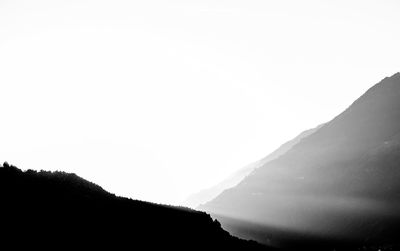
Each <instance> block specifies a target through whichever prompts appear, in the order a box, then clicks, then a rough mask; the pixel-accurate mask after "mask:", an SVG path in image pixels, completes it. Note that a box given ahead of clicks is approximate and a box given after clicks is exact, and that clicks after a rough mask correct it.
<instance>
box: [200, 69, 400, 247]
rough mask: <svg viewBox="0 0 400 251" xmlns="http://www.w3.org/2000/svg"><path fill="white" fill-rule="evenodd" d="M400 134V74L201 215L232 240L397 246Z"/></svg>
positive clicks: (226, 194) (206, 207)
mask: <svg viewBox="0 0 400 251" xmlns="http://www.w3.org/2000/svg"><path fill="white" fill-rule="evenodd" d="M399 135H400V74H399V73H397V74H395V75H393V76H392V77H389V78H385V79H383V80H382V81H381V82H380V83H378V84H377V85H375V86H373V87H372V88H370V89H369V90H368V91H367V92H366V93H365V94H364V95H362V96H361V97H360V98H359V99H358V100H357V101H355V102H354V103H353V104H352V105H351V106H350V107H349V108H348V109H346V110H345V111H344V112H343V113H342V114H340V115H339V116H337V117H336V118H334V119H333V120H332V121H330V122H329V123H327V124H325V125H324V126H323V127H322V128H320V129H319V130H318V131H317V132H315V133H314V134H312V135H310V136H309V137H307V138H305V139H304V140H302V141H301V142H299V143H298V144H297V145H295V146H294V147H293V148H292V149H290V150H289V151H288V152H287V153H285V154H284V155H282V156H280V157H279V158H277V159H275V160H273V161H270V162H268V163H266V164H264V165H263V166H261V167H260V168H258V169H256V170H255V171H254V172H253V173H252V175H249V176H247V177H246V178H245V179H244V180H243V181H242V182H241V183H239V184H238V185H237V186H236V187H234V188H231V189H229V190H225V191H224V192H223V193H222V194H221V195H220V196H218V197H217V198H215V199H214V200H212V201H211V202H210V203H207V204H206V205H204V206H202V207H201V209H202V210H205V211H207V212H210V213H212V214H214V215H215V216H217V218H218V219H219V220H220V221H221V223H222V225H223V226H224V227H226V229H228V230H229V231H231V232H232V233H235V234H238V235H239V236H242V237H248V238H255V239H257V240H259V241H262V242H264V243H274V244H275V245H285V244H287V243H290V242H291V241H292V242H293V241H295V239H296V238H297V237H298V236H303V237H304V236H309V237H310V236H312V238H321V239H325V240H327V239H329V240H334V239H336V240H348V241H351V242H359V243H364V242H366V243H381V244H382V243H394V242H396V243H397V241H398V240H399V239H400V234H399V233H400V213H399V212H400V141H399V138H400V136H399ZM235 221H236V222H235ZM243 222H245V223H243ZM255 223H257V227H254V224H255ZM246 224H247V226H244V225H246ZM277 233H279V234H277ZM287 233H290V234H287ZM290 236H292V237H293V236H297V237H293V238H292V237H290ZM310 238H311V237H310ZM397 244H398V243H397Z"/></svg>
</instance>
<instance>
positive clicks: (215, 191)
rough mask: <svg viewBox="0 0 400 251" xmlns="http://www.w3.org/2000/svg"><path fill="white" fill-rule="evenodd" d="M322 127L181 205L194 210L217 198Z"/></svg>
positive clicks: (196, 194) (240, 170) (290, 142)
mask: <svg viewBox="0 0 400 251" xmlns="http://www.w3.org/2000/svg"><path fill="white" fill-rule="evenodd" d="M322 126H323V125H319V126H318V127H316V128H313V129H309V130H306V131H304V132H302V133H300V134H299V135H297V136H296V137H295V138H294V139H292V140H290V141H288V142H286V143H284V144H283V145H281V146H280V147H279V148H278V149H276V150H275V151H273V152H272V153H270V154H269V155H267V156H266V157H264V158H262V159H261V160H259V161H256V162H253V163H251V164H249V165H247V166H245V167H243V168H241V169H239V170H238V171H236V172H235V173H233V174H231V175H230V176H229V177H228V178H226V179H225V180H223V181H222V182H220V183H218V184H217V185H215V186H212V187H210V188H208V189H204V190H202V191H200V192H198V193H195V194H193V195H191V196H189V197H188V198H187V199H186V200H185V201H184V202H183V203H182V205H184V206H187V207H191V208H196V207H198V206H199V205H201V204H204V203H206V202H209V201H211V200H212V199H214V198H215V197H217V196H218V195H219V194H220V193H222V192H223V191H224V190H226V189H228V188H231V187H234V186H236V185H237V184H239V182H241V181H242V180H243V179H244V178H245V177H246V176H247V175H249V174H250V173H251V172H252V171H254V169H256V168H258V167H260V166H262V165H264V164H266V163H267V162H269V161H271V160H274V159H276V158H278V157H279V156H281V155H283V154H285V153H286V152H287V151H289V150H290V149H291V148H292V147H293V146H294V145H296V144H297V143H298V142H300V140H302V139H303V138H305V137H307V136H309V135H311V134H312V133H314V132H315V131H317V130H318V129H319V128H321V127H322Z"/></svg>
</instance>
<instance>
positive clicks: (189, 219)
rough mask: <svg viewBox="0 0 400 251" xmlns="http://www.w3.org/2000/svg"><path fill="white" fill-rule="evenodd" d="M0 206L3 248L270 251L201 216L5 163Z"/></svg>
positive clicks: (0, 168)
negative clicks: (6, 246) (7, 246)
mask: <svg viewBox="0 0 400 251" xmlns="http://www.w3.org/2000/svg"><path fill="white" fill-rule="evenodd" d="M0 201H1V205H2V206H1V208H0V215H1V217H0V219H1V222H2V229H3V230H5V231H4V233H2V245H6V244H10V245H12V247H14V248H28V247H29V248H33V247H40V248H41V249H49V250H50V249H51V250H54V249H61V250H62V249H67V248H68V249H70V248H74V249H76V248H77V247H80V248H90V249H93V248H112V249H113V250H122V249H126V248H139V249H150V250H151V249H161V248H162V249H169V248H172V249H174V250H187V249H188V248H189V249H193V250H197V249H210V248H229V249H234V250H270V249H268V248H267V247H264V246H262V245H260V244H257V243H256V242H254V241H245V240H241V239H239V238H236V237H233V236H231V235H230V234H229V233H228V232H226V231H225V230H223V229H222V228H221V225H220V224H219V222H218V221H217V220H213V219H212V218H211V217H210V215H208V214H206V213H203V212H199V211H195V210H192V209H189V208H184V207H173V206H164V205H160V204H155V203H150V202H143V201H137V200H132V199H128V198H124V197H118V196H116V195H114V194H111V193H109V192H107V191H105V190H104V189H103V188H101V187H100V186H98V185H96V184H94V183H91V182H88V181H86V180H85V179H83V178H81V177H79V176H77V175H76V174H68V173H65V172H59V171H57V172H47V171H40V172H37V171H33V170H27V171H21V170H20V169H18V168H16V167H15V166H12V165H9V164H8V163H5V164H3V165H2V166H0ZM21 240H22V241H21Z"/></svg>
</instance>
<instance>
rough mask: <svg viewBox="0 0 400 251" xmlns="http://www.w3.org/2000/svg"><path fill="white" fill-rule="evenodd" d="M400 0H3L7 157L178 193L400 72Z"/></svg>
mask: <svg viewBox="0 0 400 251" xmlns="http://www.w3.org/2000/svg"><path fill="white" fill-rule="evenodd" d="M399 11H400V6H399V4H398V2H397V1H389V0H388V1H326V0H325V1H321V0H320V1H294V0H293V1H220V0H213V1H205V0H203V1H115V0H114V1H104V0H96V1H94V0H79V1H78V0H71V1H60V0H51V1H50V0H48V1H44V0H38V1H17V0H14V1H5V0H0V93H1V98H0V107H1V116H2V121H1V130H0V139H1V144H0V160H3V161H4V160H7V161H8V162H10V163H12V164H15V165H17V166H19V167H21V168H23V169H28V168H31V169H48V170H63V171H67V172H76V173H78V174H79V175H80V176H82V177H84V178H87V179H89V180H91V181H93V182H95V183H98V184H101V185H102V186H103V187H104V188H105V189H108V190H110V191H111V192H114V193H118V194H120V195H125V196H129V197H132V198H138V199H143V200H148V201H154V202H160V203H161V202H162V203H170V204H179V202H180V201H182V200H183V199H184V198H185V197H186V196H188V195H189V194H191V193H193V192H197V191H198V190H200V189H202V188H206V187H208V186H211V185H214V184H215V183H218V182H219V181H220V180H222V179H223V178H225V177H226V176H227V175H229V174H230V173H232V172H234V171H236V170H237V169H239V168H241V167H243V166H245V165H246V164H248V163H250V162H253V161H256V160H258V159H260V158H262V157H264V156H265V155H267V154H268V153H269V152H271V151H273V150H274V149H275V148H277V147H278V146H279V145H280V144H282V143H284V142H285V141H287V140H289V139H291V138H292V137H294V136H295V135H297V134H298V133H300V132H301V131H303V130H305V129H308V128H312V127H315V126H316V125H318V124H320V123H323V122H326V121H328V120H330V119H332V118H333V117H334V116H335V115H337V114H339V113H340V112H341V111H343V110H344V109H345V108H346V107H348V106H349V105H350V104H351V102H352V101H353V100H355V99H356V98H357V97H359V96H360V95H361V94H362V93H364V92H365V90H367V89H368V88H369V87H370V83H377V82H378V81H380V80H381V79H382V77H383V76H382V74H386V76H390V75H392V74H393V73H395V72H398V71H399V69H400V61H399V60H398V59H399V58H400V50H399V44H400V35H399V32H398V24H399V23H400V16H399V15H398V13H399Z"/></svg>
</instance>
